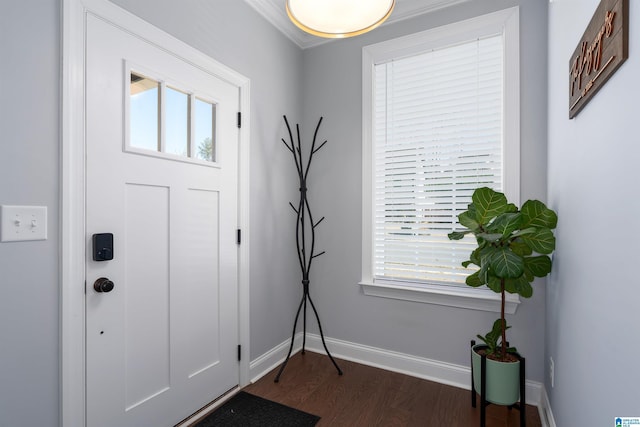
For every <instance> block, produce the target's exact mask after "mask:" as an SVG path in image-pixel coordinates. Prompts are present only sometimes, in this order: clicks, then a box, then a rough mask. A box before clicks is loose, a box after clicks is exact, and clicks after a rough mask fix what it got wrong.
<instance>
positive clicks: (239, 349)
mask: <svg viewBox="0 0 640 427" xmlns="http://www.w3.org/2000/svg"><path fill="white" fill-rule="evenodd" d="M241 360H242V346H241V345H240V344H238V362H239V361H241Z"/></svg>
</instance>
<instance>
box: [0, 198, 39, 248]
mask: <svg viewBox="0 0 640 427" xmlns="http://www.w3.org/2000/svg"><path fill="white" fill-rule="evenodd" d="M22 240H47V207H46V206H5V205H2V206H0V242H18V241H22Z"/></svg>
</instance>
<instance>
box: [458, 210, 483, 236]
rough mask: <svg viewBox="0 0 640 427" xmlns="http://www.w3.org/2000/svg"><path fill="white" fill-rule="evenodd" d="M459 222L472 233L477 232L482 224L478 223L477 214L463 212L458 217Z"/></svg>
mask: <svg viewBox="0 0 640 427" xmlns="http://www.w3.org/2000/svg"><path fill="white" fill-rule="evenodd" d="M458 222H460V225H462V226H464V227H467V228H468V229H469V230H472V231H475V230H477V229H478V228H479V227H480V224H478V222H477V221H476V217H475V214H474V215H472V214H471V213H470V212H469V211H466V212H462V213H461V214H460V215H458Z"/></svg>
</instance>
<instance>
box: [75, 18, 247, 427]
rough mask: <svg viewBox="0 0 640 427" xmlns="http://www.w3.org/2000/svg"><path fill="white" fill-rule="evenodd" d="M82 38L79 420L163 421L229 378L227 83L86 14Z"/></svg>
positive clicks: (230, 383) (230, 111)
mask: <svg viewBox="0 0 640 427" xmlns="http://www.w3.org/2000/svg"><path fill="white" fill-rule="evenodd" d="M86 37H87V43H86V70H87V73H86V120H87V122H86V141H87V145H86V153H87V154H86V169H87V170H86V177H87V179H86V230H87V236H86V241H87V251H86V252H87V260H86V382H87V384H86V393H87V396H86V405H87V408H86V417H87V426H88V427H101V426H102V427H127V426H131V427H146V426H149V427H161V426H173V425H175V424H176V423H177V422H179V421H181V420H182V419H184V418H185V417H187V416H189V415H190V414H192V413H193V412H195V411H197V410H198V409H199V408H201V407H202V406H204V405H206V404H207V403H209V402H210V401H212V400H214V399H216V398H217V397H219V396H220V395H222V394H223V393H225V392H226V391H228V390H229V389H231V388H233V387H235V386H237V385H238V383H239V362H238V350H237V348H238V347H237V346H238V279H237V274H238V272H237V266H238V261H237V257H238V249H237V245H236V228H237V223H238V220H237V209H238V131H239V130H238V128H237V124H236V115H237V113H238V111H239V88H238V87H237V86H234V85H233V84H230V83H227V82H225V81H223V80H222V79H220V78H218V77H216V76H215V75H212V74H211V73H210V72H207V71H206V70H203V69H202V68H200V67H196V66H194V65H192V64H191V63H188V62H186V61H184V60H183V59H181V58H180V57H179V55H177V54H175V53H171V52H168V51H166V50H165V49H162V48H159V47H157V46H155V45H153V44H151V43H149V42H147V41H145V40H144V39H142V38H140V37H137V36H136V35H133V34H131V33H129V32H125V31H123V30H121V29H119V28H117V27H116V26H114V25H112V24H111V23H108V22H106V21H105V20H103V19H100V18H97V17H95V16H92V15H91V14H89V15H88V17H87V28H86ZM139 104H140V105H139ZM203 135H204V136H206V138H204V137H203ZM207 138H208V141H207V140H206V139H207ZM103 233H111V234H113V249H112V251H103V252H102V253H101V255H100V256H104V257H105V258H110V257H111V256H112V257H113V259H111V260H104V261H96V260H94V255H93V253H94V248H93V244H92V237H93V236H94V234H103ZM103 246H104V245H103ZM97 249H102V247H98V248H97ZM100 256H98V258H100ZM99 278H107V279H109V280H110V281H111V282H112V283H113V289H112V290H110V291H109V292H98V291H96V290H95V289H94V283H95V282H96V280H97V279H99ZM109 288H110V286H107V287H106V288H105V289H104V290H108V289H109Z"/></svg>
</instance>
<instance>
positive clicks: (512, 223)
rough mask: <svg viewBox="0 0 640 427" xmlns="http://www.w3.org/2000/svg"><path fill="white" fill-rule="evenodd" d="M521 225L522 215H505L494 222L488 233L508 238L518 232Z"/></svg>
mask: <svg viewBox="0 0 640 427" xmlns="http://www.w3.org/2000/svg"><path fill="white" fill-rule="evenodd" d="M521 224H522V215H521V214H520V213H503V214H501V215H498V217H496V219H495V220H493V222H492V223H491V226H490V227H489V228H488V230H487V231H489V232H490V233H500V234H501V235H502V236H504V237H507V236H509V235H510V234H511V233H513V232H514V231H515V230H518V229H519V228H520V225H521Z"/></svg>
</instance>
